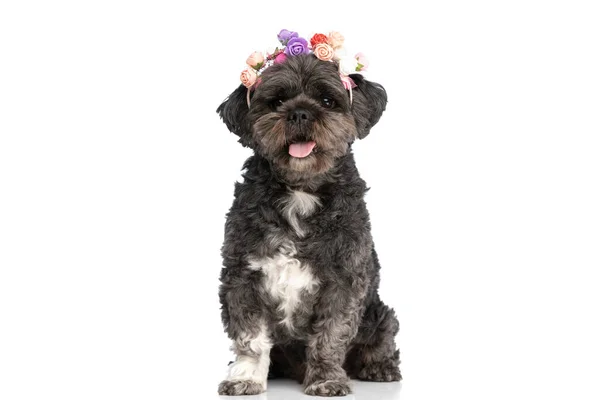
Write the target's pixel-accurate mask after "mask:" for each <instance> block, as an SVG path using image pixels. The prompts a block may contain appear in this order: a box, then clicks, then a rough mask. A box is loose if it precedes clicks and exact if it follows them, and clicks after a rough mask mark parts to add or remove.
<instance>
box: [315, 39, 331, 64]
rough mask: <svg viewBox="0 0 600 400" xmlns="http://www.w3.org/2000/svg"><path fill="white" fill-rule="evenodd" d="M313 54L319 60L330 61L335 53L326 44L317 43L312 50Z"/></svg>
mask: <svg viewBox="0 0 600 400" xmlns="http://www.w3.org/2000/svg"><path fill="white" fill-rule="evenodd" d="M313 53H315V55H316V56H317V58H318V59H319V60H323V61H331V60H332V59H333V56H334V54H335V51H334V50H333V47H331V46H330V45H328V44H327V43H319V44H317V45H316V46H315V48H314V49H313Z"/></svg>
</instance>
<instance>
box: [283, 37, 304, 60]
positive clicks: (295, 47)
mask: <svg viewBox="0 0 600 400" xmlns="http://www.w3.org/2000/svg"><path fill="white" fill-rule="evenodd" d="M308 53H309V50H308V42H307V41H306V39H304V38H301V37H293V38H291V39H290V40H289V41H288V43H287V46H286V48H285V54H286V55H288V56H297V55H300V54H308Z"/></svg>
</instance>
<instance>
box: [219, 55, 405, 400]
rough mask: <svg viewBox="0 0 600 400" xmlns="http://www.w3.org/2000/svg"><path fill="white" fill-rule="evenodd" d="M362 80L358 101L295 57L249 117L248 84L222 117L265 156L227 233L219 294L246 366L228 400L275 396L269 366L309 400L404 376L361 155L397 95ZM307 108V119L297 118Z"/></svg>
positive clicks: (268, 82) (270, 75)
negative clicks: (292, 147) (329, 102)
mask: <svg viewBox="0 0 600 400" xmlns="http://www.w3.org/2000/svg"><path fill="white" fill-rule="evenodd" d="M352 78H353V79H354V81H355V82H356V84H357V88H355V89H353V90H354V93H353V99H354V100H353V102H352V104H350V101H349V96H348V93H347V91H346V90H345V89H344V88H343V86H342V84H341V82H340V79H339V75H338V73H337V67H336V65H335V64H334V63H328V62H323V61H319V60H318V59H316V57H314V56H312V55H306V56H297V57H292V58H290V59H289V60H288V61H286V62H285V63H282V64H277V65H274V66H272V67H270V68H269V69H268V70H266V71H265V73H264V74H263V76H262V82H261V84H260V85H259V86H258V87H257V88H256V90H255V91H253V93H252V98H251V107H250V108H248V106H247V104H246V88H245V87H243V86H240V87H239V88H238V89H236V90H235V91H234V92H233V93H232V94H231V95H230V96H229V98H228V99H227V100H226V101H225V102H223V104H221V106H219V108H218V110H217V112H218V113H219V115H220V116H221V118H222V119H223V121H224V122H225V124H226V125H227V127H228V128H229V130H231V131H232V132H233V133H235V134H236V135H238V136H239V141H240V143H242V144H243V145H244V146H248V147H250V148H252V149H253V150H254V155H253V156H252V157H250V158H249V159H248V160H247V161H246V163H245V164H244V169H245V171H244V173H243V178H244V180H243V182H242V183H236V185H235V199H234V202H233V205H232V207H231V209H230V211H229V213H228V215H227V222H226V224H225V241H224V244H223V248H222V256H223V265H224V268H223V269H222V271H221V287H220V292H219V296H220V301H221V305H222V319H223V324H224V326H225V330H226V332H227V333H228V335H229V337H230V338H231V339H232V340H233V350H234V352H235V353H236V355H237V357H238V359H237V360H236V362H235V363H234V367H235V368H232V370H233V371H234V373H231V372H230V376H229V377H228V378H227V380H225V381H224V382H222V383H221V385H220V386H219V393H221V394H224V395H241V394H256V393H258V392H260V391H262V390H264V388H265V387H266V376H265V374H264V369H261V366H264V362H265V357H269V358H270V369H269V376H270V377H289V378H293V379H296V380H298V381H299V382H302V383H303V384H304V388H305V389H304V390H305V393H307V394H310V395H319V396H341V395H346V394H348V393H350V392H351V388H350V386H349V379H350V378H358V379H364V380H372V381H395V380H400V379H401V375H400V371H399V369H398V365H399V363H400V361H399V352H398V350H397V349H396V345H395V343H394V337H395V335H396V334H397V333H398V321H397V319H396V316H395V314H394V311H393V310H392V309H391V308H389V307H388V306H386V305H385V304H384V303H383V302H382V301H381V299H380V298H379V295H378V292H377V289H378V286H379V269H380V266H379V261H378V259H377V254H376V253H375V250H374V246H373V240H372V237H371V233H370V222H369V214H368V212H367V209H366V204H365V201H364V195H365V192H366V191H367V188H366V185H365V182H364V181H363V180H362V179H361V178H360V176H359V174H358V171H357V169H356V165H355V162H354V157H353V155H352V152H351V145H352V143H353V141H354V140H356V139H357V138H361V139H362V138H365V137H366V136H367V135H368V134H369V132H370V130H371V128H372V127H373V126H374V125H375V124H376V123H377V121H378V120H379V118H380V116H381V114H382V113H383V111H384V110H385V105H386V102H387V96H386V93H385V90H384V89H383V87H382V86H381V85H378V84H376V83H373V82H369V81H367V80H365V79H363V78H362V76H360V75H353V76H352ZM323 96H327V97H328V98H330V99H333V101H334V106H333V107H325V106H324V105H323V104H322V102H321V99H322V98H323ZM298 109H302V110H304V111H305V112H306V113H307V115H308V116H309V118H308V119H307V120H306V121H301V122H297V121H292V120H291V119H290V118H289V115H290V113H293V112H294V111H295V110H298ZM296 140H301V141H305V140H314V141H315V142H316V143H317V145H316V148H315V151H314V152H313V153H312V154H310V155H309V156H308V157H306V158H302V159H298V158H294V157H291V156H290V155H289V154H288V146H289V144H290V143H293V142H294V141H296ZM240 366H241V367H240ZM240 368H241V369H240ZM236 371H237V375H236V373H235V372H236Z"/></svg>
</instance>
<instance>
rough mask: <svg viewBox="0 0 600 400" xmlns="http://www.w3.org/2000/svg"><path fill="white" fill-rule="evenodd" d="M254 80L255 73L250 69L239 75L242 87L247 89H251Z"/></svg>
mask: <svg viewBox="0 0 600 400" xmlns="http://www.w3.org/2000/svg"><path fill="white" fill-rule="evenodd" d="M256 78H257V75H256V71H254V70H253V69H252V68H246V69H245V70H243V71H242V74H241V75H240V80H241V81H242V85H244V86H246V87H247V88H251V87H252V85H254V83H256Z"/></svg>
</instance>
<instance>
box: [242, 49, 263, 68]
mask: <svg viewBox="0 0 600 400" xmlns="http://www.w3.org/2000/svg"><path fill="white" fill-rule="evenodd" d="M264 62H265V57H264V56H263V54H262V53H261V52H259V51H255V52H254V53H252V54H250V57H248V59H247V60H246V64H248V65H249V66H251V67H252V68H254V69H256V70H258V69H260V67H262V65H263V64H264Z"/></svg>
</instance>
